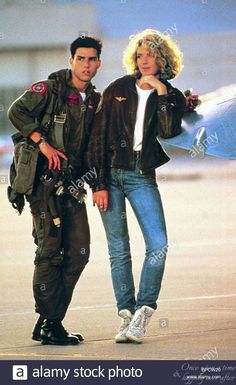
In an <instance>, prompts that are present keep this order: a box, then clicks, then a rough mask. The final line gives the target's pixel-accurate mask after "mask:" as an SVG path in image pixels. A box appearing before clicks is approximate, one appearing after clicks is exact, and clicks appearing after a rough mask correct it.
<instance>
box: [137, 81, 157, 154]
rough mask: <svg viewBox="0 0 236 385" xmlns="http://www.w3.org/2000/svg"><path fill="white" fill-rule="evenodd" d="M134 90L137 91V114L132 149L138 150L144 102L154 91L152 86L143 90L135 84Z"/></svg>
mask: <svg viewBox="0 0 236 385" xmlns="http://www.w3.org/2000/svg"><path fill="white" fill-rule="evenodd" d="M136 90H137V93H138V107H137V115H136V122H135V128H134V145H133V149H134V151H140V150H141V148H142V141H143V121H144V114H145V109H146V104H147V100H148V97H149V95H150V94H151V93H152V92H153V91H154V88H152V89H151V90H143V89H142V88H140V87H139V86H138V85H137V84H136Z"/></svg>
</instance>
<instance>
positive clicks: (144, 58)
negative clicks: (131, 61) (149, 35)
mask: <svg viewBox="0 0 236 385" xmlns="http://www.w3.org/2000/svg"><path fill="white" fill-rule="evenodd" d="M137 66H138V69H139V71H140V72H141V74H142V76H147V75H156V73H157V71H158V65H157V63H156V56H155V53H154V51H153V50H152V49H150V48H148V47H145V46H140V47H138V49H137Z"/></svg>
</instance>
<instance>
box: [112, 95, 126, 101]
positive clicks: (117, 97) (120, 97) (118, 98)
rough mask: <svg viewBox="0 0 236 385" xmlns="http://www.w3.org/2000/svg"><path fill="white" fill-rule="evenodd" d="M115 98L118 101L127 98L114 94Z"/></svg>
mask: <svg viewBox="0 0 236 385" xmlns="http://www.w3.org/2000/svg"><path fill="white" fill-rule="evenodd" d="M115 99H116V100H118V102H123V101H124V100H126V99H127V98H123V96H115Z"/></svg>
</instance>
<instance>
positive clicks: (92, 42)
mask: <svg viewBox="0 0 236 385" xmlns="http://www.w3.org/2000/svg"><path fill="white" fill-rule="evenodd" d="M77 48H94V49H96V50H97V56H98V59H99V58H100V54H101V51H102V42H101V41H100V40H98V39H94V38H93V37H89V36H84V37H78V38H77V39H76V40H74V41H73V43H71V46H70V52H71V57H72V58H73V57H74V56H75V51H76V50H77Z"/></svg>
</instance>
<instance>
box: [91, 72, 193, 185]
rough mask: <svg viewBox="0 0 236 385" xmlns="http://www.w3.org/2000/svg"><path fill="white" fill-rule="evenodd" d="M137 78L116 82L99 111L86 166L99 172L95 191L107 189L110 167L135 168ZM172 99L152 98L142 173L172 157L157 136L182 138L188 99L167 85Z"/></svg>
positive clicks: (146, 126)
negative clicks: (134, 141) (178, 136)
mask: <svg viewBox="0 0 236 385" xmlns="http://www.w3.org/2000/svg"><path fill="white" fill-rule="evenodd" d="M135 83H136V78H135V77H134V76H130V75H126V76H124V77H122V78H119V79H116V80H114V81H113V82H112V83H111V84H110V85H109V86H108V87H107V88H106V89H105V91H104V93H103V96H102V98H101V100H100V103H99V105H98V109H97V111H96V115H95V119H94V123H93V127H92V131H91V135H90V140H89V145H88V150H87V153H86V162H87V166H88V168H89V169H94V167H95V169H96V172H97V177H96V178H94V179H93V181H92V182H91V187H92V189H93V190H94V191H98V190H101V189H105V188H106V187H107V182H106V180H107V175H108V173H109V169H110V167H115V168H120V169H125V170H132V169H133V168H134V151H133V140H134V127H135V121H136V112H137V104H138V95H137V91H136V87H135ZM163 83H164V84H165V85H166V87H167V91H168V95H160V96H158V94H157V92H156V91H154V92H153V93H152V94H151V95H150V96H149V98H148V101H147V105H146V110H145V117H144V127H143V142H142V150H141V172H142V173H144V174H149V173H151V172H153V170H154V169H155V168H157V167H159V166H161V165H162V164H164V163H166V162H168V161H169V157H168V155H167V154H166V152H165V151H164V149H163V148H162V146H161V144H160V142H159V141H158V139H157V136H161V137H162V138H170V137H173V136H176V135H178V134H180V132H181V118H182V116H183V113H184V107H185V103H186V99H185V96H184V95H183V94H182V92H180V91H179V90H178V89H177V88H174V87H172V86H171V84H170V83H168V82H166V81H163Z"/></svg>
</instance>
